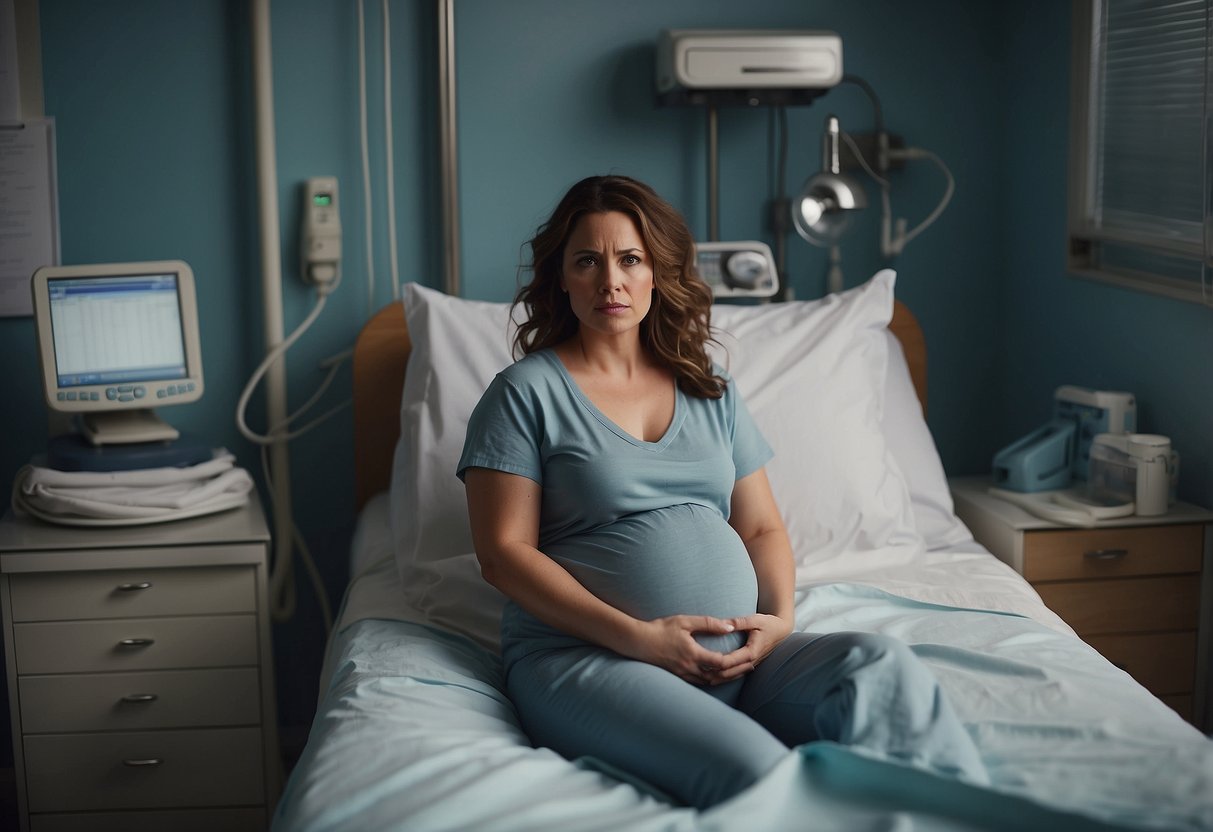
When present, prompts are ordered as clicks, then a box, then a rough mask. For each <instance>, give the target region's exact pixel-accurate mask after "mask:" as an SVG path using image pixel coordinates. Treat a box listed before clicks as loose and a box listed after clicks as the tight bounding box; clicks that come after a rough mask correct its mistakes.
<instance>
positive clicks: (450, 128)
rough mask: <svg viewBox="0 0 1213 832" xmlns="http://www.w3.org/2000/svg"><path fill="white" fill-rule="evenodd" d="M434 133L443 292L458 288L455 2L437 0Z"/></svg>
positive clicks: (457, 138) (456, 291) (455, 290)
mask: <svg viewBox="0 0 1213 832" xmlns="http://www.w3.org/2000/svg"><path fill="white" fill-rule="evenodd" d="M438 86H439V89H438V129H439V137H440V138H439V142H438V146H439V152H440V154H441V168H442V264H443V288H444V289H445V290H446V293H447V294H448V295H458V294H459V291H460V287H459V131H458V126H457V124H456V106H455V105H456V101H457V97H456V86H455V0H438Z"/></svg>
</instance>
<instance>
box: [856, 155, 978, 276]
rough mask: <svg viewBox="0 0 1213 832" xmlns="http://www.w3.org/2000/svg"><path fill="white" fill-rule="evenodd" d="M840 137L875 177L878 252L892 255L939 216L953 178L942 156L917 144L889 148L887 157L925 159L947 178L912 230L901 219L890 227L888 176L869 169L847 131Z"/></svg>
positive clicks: (869, 174) (951, 186) (890, 210)
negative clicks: (932, 205) (894, 227)
mask: <svg viewBox="0 0 1213 832" xmlns="http://www.w3.org/2000/svg"><path fill="white" fill-rule="evenodd" d="M841 135H842V138H843V141H845V142H846V143H847V147H849V148H850V149H851V152H852V153H853V154H855V158H856V159H857V160H859V165H860V167H862V168H863V169H864V172H865V173H867V175H868V176H870V177H872V178H873V179H875V180H876V182H877V183H878V184H879V185H880V210H881V214H880V253H881V254H882V255H884V256H885V257H896V256H897V255H899V254H901V252H902V250H903V249H905V247H906V244H907V243H909V242H910V241H911V240H913V239H914V238H915V237H917V236H918V235H919V234H921V233H922V232H923V231H926V230H927V228H929V227H930V225H931V224H932V223H933V222H935V220H937V219H939V215H940V214H942V213H943V212H944V209H945V208H947V207H948V203H949V202H951V201H952V194H953V193H954V192H955V190H956V180H955V179H953V178H952V171H951V170H949V169H948V166H947V165H946V164H944V162H943V160H942V159H940V158H939V157H938V156H936V155H935V154H934V153H932V152H931V151H929V150H923V149H922V148H919V147H908V148H905V149H903V150H890V151H889V158H890V159H927V160H928V161H931V162H934V163H935V164H936V165H938V166H939V169H940V170H942V171H943V175H944V176H945V177H946V178H947V187H946V188H945V189H944V194H943V197H942V198H941V199H940V200H939V204H938V205H936V206H935V209H934V210H933V211H931V213H930V214H928V215H927V218H926V219H924V220H923V221H922V222H920V223H919V224H918V225H916V226H915V227H914V229H913V230H912V231H908V232H907V231H906V230H905V220H903V219H898V220H897V230H896V231H893V230H892V228H891V226H892V225H893V206H892V202H891V200H890V194H889V191H890V190H891V188H892V184H891V183H890V182H889V180H888V179H886V178H884V177H883V176H881V175H880V174H878V173H876V171H874V170H872V166H871V165H869V164H868V160H867V159H865V158H864V155H863V153H862V152H861V151H860V150H859V146H858V145H857V144H856V143H855V140H854V139H852V138H851V136H850V134H849V133H845V132H844V133H842V134H841Z"/></svg>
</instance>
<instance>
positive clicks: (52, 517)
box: [13, 448, 253, 525]
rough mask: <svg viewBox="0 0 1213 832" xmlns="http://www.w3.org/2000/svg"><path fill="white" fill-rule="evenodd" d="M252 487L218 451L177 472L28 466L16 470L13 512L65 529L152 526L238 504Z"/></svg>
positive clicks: (245, 499)
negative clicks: (91, 526) (90, 526)
mask: <svg viewBox="0 0 1213 832" xmlns="http://www.w3.org/2000/svg"><path fill="white" fill-rule="evenodd" d="M252 489H253V479H252V477H251V476H249V473H248V472H247V471H245V470H244V469H243V468H238V467H236V458H235V457H234V456H233V455H232V454H231V453H230V452H229V451H227V450H225V449H222V448H220V449H216V451H215V452H214V456H213V457H212V458H211V459H210V460H207V461H206V462H200V463H198V464H197V465H190V466H185V467H181V468H144V469H137V470H132V471H57V470H55V469H53V468H45V467H42V466H39V465H32V464H31V465H26V466H25V467H24V468H22V469H21V470H20V471H18V472H17V476H16V479H15V482H14V483H13V510H14V511H15V512H17V513H18V514H23V513H24V514H29V515H33V516H34V517H38V518H40V519H43V520H47V521H48V522H52V523H63V524H68V525H124V524H134V523H155V522H160V521H166V520H178V519H182V518H185V517H194V516H198V515H202V514H210V513H211V512H215V511H222V510H224V509H229V508H236V507H237V506H242V505H244V504H245V503H247V502H248V495H249V492H250V491H252Z"/></svg>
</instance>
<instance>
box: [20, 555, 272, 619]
mask: <svg viewBox="0 0 1213 832" xmlns="http://www.w3.org/2000/svg"><path fill="white" fill-rule="evenodd" d="M9 587H10V590H9V592H10V595H11V598H12V608H13V620H14V621H77V620H80V619H85V618H141V617H144V616H155V615H197V614H207V615H213V614H217V613H232V612H254V611H255V610H256V609H257V591H256V582H255V578H254V571H253V568H252V567H248V566H213V567H198V568H188V569H187V568H182V569H137V570H136V569H117V570H113V571H98V572H33V573H28V574H17V575H13V576H12V577H10V578H9Z"/></svg>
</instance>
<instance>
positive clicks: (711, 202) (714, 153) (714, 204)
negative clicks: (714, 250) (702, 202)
mask: <svg viewBox="0 0 1213 832" xmlns="http://www.w3.org/2000/svg"><path fill="white" fill-rule="evenodd" d="M718 132H719V130H718V125H717V118H716V105H715V104H708V240H709V241H714V240H719V239H720V142H719V139H718V137H717V134H718Z"/></svg>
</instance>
